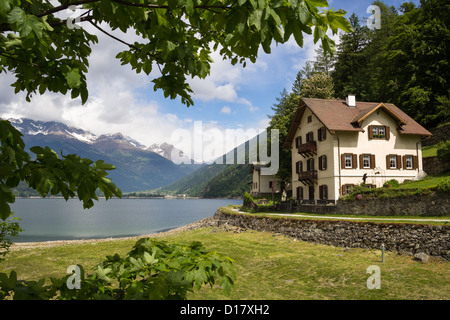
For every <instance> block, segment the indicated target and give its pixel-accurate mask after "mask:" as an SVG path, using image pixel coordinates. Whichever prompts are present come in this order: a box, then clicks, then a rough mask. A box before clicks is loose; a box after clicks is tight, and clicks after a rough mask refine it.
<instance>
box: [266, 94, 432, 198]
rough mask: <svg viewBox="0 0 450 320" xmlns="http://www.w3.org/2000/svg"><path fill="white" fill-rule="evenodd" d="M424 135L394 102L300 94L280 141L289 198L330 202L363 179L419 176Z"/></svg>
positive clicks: (374, 182)
mask: <svg viewBox="0 0 450 320" xmlns="http://www.w3.org/2000/svg"><path fill="white" fill-rule="evenodd" d="M424 136H431V133H430V132H429V131H427V130H426V129H425V128H423V127H422V126H420V125H419V124H418V123H417V122H416V121H414V120H413V119H412V118H411V117H409V116H408V115H407V114H406V113H404V112H403V111H402V110H400V109H399V108H398V107H396V106H395V105H393V104H389V103H378V102H358V101H356V100H355V96H349V97H348V98H347V99H346V100H323V99H306V98H305V99H302V100H301V103H300V105H299V107H298V109H297V111H296V114H295V117H294V120H293V122H292V125H291V128H290V130H289V133H288V136H287V139H286V141H285V143H284V147H285V148H290V149H291V150H292V184H291V186H292V191H293V192H292V193H293V199H294V200H298V201H300V202H303V203H328V202H335V201H336V200H338V199H339V196H340V195H343V194H346V193H347V192H349V190H350V189H351V188H352V187H354V186H355V185H359V184H362V183H363V182H365V184H367V185H370V186H371V187H373V188H378V187H381V186H383V184H384V183H385V182H386V181H388V180H391V179H396V180H397V181H398V182H403V181H404V180H406V179H415V178H417V177H419V176H422V175H423V171H422V151H421V139H422V137H424ZM266 185H267V186H268V185H269V182H268V181H267V182H263V184H262V186H266Z"/></svg>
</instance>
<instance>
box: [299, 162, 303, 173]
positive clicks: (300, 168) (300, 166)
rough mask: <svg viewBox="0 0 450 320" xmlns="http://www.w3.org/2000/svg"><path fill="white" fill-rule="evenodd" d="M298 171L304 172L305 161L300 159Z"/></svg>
mask: <svg viewBox="0 0 450 320" xmlns="http://www.w3.org/2000/svg"><path fill="white" fill-rule="evenodd" d="M298 171H299V172H303V161H299V164H298Z"/></svg>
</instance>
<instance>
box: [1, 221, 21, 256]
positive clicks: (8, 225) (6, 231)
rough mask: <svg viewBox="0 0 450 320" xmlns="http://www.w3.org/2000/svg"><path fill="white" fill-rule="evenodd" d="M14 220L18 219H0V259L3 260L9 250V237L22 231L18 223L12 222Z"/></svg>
mask: <svg viewBox="0 0 450 320" xmlns="http://www.w3.org/2000/svg"><path fill="white" fill-rule="evenodd" d="M14 220H20V219H19V218H11V217H10V218H8V219H6V220H5V221H2V220H0V261H2V260H4V257H5V256H6V254H7V253H8V252H9V247H10V246H11V244H12V242H11V239H10V237H15V236H17V235H18V234H19V233H20V232H21V231H22V228H21V227H20V226H19V223H18V222H14Z"/></svg>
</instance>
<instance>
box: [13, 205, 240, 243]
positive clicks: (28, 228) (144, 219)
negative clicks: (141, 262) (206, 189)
mask: <svg viewBox="0 0 450 320" xmlns="http://www.w3.org/2000/svg"><path fill="white" fill-rule="evenodd" d="M229 204H242V200H231V199H110V200H108V201H106V200H105V199H100V200H99V201H98V202H97V201H96V202H95V204H94V207H93V208H91V209H86V210H84V209H83V204H82V202H81V201H79V200H78V199H70V200H69V201H67V202H66V201H65V200H64V199H16V202H15V203H14V204H13V205H12V206H11V207H12V211H14V216H15V217H19V218H20V219H21V221H20V222H19V223H20V226H21V227H22V229H24V230H23V231H22V232H21V233H20V235H19V236H18V237H15V238H14V239H13V241H14V242H30V241H33V242H34V241H52V240H75V239H92V238H109V237H125V236H136V235H145V234H151V233H157V232H162V231H167V230H170V229H173V228H177V227H180V226H183V225H186V224H189V223H192V222H195V221H199V220H201V219H204V218H207V217H211V216H213V215H214V213H215V212H216V210H217V209H218V208H219V207H221V206H226V205H229Z"/></svg>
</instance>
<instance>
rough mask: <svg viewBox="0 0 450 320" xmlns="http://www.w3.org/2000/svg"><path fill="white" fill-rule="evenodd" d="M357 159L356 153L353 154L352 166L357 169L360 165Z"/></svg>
mask: <svg viewBox="0 0 450 320" xmlns="http://www.w3.org/2000/svg"><path fill="white" fill-rule="evenodd" d="M357 159H358V158H357V157H356V154H352V168H353V169H356V168H357V167H358V163H357V161H358V160H357Z"/></svg>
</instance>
